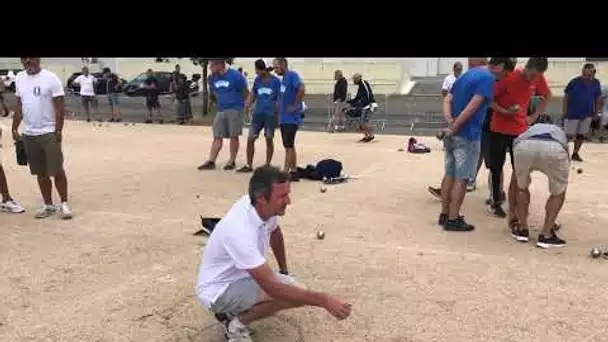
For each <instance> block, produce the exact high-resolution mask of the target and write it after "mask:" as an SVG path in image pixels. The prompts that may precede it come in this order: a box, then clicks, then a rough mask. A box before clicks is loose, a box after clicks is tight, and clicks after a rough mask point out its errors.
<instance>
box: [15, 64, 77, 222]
mask: <svg viewBox="0 0 608 342" xmlns="http://www.w3.org/2000/svg"><path fill="white" fill-rule="evenodd" d="M21 63H23V68H24V69H25V70H24V71H21V72H19V73H18V74H17V78H16V80H15V95H16V98H17V106H16V108H15V115H14V116H13V139H14V140H15V141H18V140H21V139H22V140H23V143H24V145H25V150H26V152H27V156H28V163H29V166H30V171H31V173H32V174H33V175H36V176H37V177H38V185H39V187H40V192H41V194H42V198H43V199H44V205H43V206H42V208H40V209H39V210H38V211H37V212H36V218H46V217H49V216H51V215H53V214H54V213H55V212H57V207H55V206H54V205H53V196H52V191H53V182H52V181H51V177H53V178H54V180H55V188H57V192H58V193H59V197H60V199H61V205H60V207H59V209H60V211H61V218H63V219H71V218H72V210H71V208H70V205H69V204H68V180H67V177H66V175H65V170H64V168H63V152H62V150H61V140H62V132H63V122H64V117H65V96H64V91H63V86H62V85H61V81H60V80H59V78H58V77H57V75H55V74H54V73H52V72H50V71H48V70H46V69H41V68H40V58H39V57H21ZM22 121H23V124H24V127H23V135H20V134H19V125H20V124H21V122H22Z"/></svg>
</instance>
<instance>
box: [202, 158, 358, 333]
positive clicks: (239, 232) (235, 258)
mask: <svg viewBox="0 0 608 342" xmlns="http://www.w3.org/2000/svg"><path fill="white" fill-rule="evenodd" d="M290 192H291V185H290V183H289V175H288V174H287V173H285V172H281V171H280V170H279V169H277V168H276V167H273V166H270V165H265V166H262V167H260V168H258V169H256V170H255V171H254V172H253V175H252V177H251V179H250V181H249V193H248V194H247V195H244V196H243V197H241V198H240V199H239V200H238V201H237V202H236V203H235V204H234V205H233V206H232V208H230V210H229V211H228V213H227V214H226V215H225V216H224V218H222V220H221V221H220V222H219V223H218V224H217V225H216V226H215V228H214V230H213V233H212V234H211V236H210V237H209V241H208V242H207V246H206V247H205V251H204V253H203V262H202V264H201V266H200V268H199V273H198V281H197V286H196V295H197V297H198V299H199V300H200V301H201V303H202V304H203V306H204V307H206V308H207V309H209V310H211V311H212V312H213V313H215V314H216V317H219V315H222V316H225V317H226V318H227V319H226V320H225V321H224V322H223V323H224V324H225V327H226V334H227V337H228V340H229V341H240V342H247V341H251V337H250V336H249V330H248V329H247V325H249V324H250V323H251V322H253V321H256V320H259V319H262V318H266V317H268V316H271V315H273V314H275V313H276V312H278V311H281V310H285V309H291V308H296V307H301V306H305V305H308V306H317V307H322V308H324V309H326V310H327V311H328V312H329V313H330V314H331V315H333V316H334V317H336V318H337V319H340V320H342V319H345V318H347V317H348V316H349V315H350V311H351V305H350V304H348V303H346V302H345V301H343V300H342V299H339V298H336V297H333V296H330V295H328V294H326V293H322V292H314V291H310V290H307V289H305V288H304V286H301V285H298V284H296V283H295V281H294V279H293V278H291V277H289V276H288V274H289V272H288V270H287V260H286V257H285V244H284V242H283V233H282V232H281V228H280V227H279V225H278V216H283V215H285V209H286V208H287V206H288V205H289V204H290V202H291V200H290V198H289V194H290ZM268 247H270V248H272V252H273V254H274V256H275V258H276V260H277V264H278V266H279V272H278V273H275V272H274V271H273V270H272V269H271V268H270V265H269V264H268V262H267V260H266V258H265V255H266V254H267V252H268Z"/></svg>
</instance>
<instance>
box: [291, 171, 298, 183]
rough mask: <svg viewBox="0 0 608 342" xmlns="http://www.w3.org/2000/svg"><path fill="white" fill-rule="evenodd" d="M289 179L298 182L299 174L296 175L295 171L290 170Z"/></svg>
mask: <svg viewBox="0 0 608 342" xmlns="http://www.w3.org/2000/svg"><path fill="white" fill-rule="evenodd" d="M289 181H290V182H299V181H300V176H299V175H298V173H297V172H290V173H289Z"/></svg>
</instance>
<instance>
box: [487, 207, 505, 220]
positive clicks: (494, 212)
mask: <svg viewBox="0 0 608 342" xmlns="http://www.w3.org/2000/svg"><path fill="white" fill-rule="evenodd" d="M488 212H489V213H490V214H492V215H494V216H496V217H500V218H505V217H507V213H505V211H504V210H502V206H501V205H500V204H497V205H490V206H489V207H488Z"/></svg>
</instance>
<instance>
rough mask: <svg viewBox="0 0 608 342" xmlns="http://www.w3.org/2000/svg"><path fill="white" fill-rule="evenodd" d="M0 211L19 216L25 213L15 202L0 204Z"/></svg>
mask: <svg viewBox="0 0 608 342" xmlns="http://www.w3.org/2000/svg"><path fill="white" fill-rule="evenodd" d="M0 210H2V211H6V212H9V213H14V214H20V213H22V212H24V211H25V208H23V207H22V206H21V205H20V204H19V203H17V202H16V201H15V200H10V201H6V202H4V203H0Z"/></svg>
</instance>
